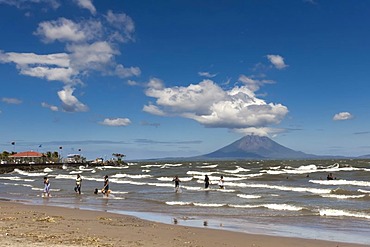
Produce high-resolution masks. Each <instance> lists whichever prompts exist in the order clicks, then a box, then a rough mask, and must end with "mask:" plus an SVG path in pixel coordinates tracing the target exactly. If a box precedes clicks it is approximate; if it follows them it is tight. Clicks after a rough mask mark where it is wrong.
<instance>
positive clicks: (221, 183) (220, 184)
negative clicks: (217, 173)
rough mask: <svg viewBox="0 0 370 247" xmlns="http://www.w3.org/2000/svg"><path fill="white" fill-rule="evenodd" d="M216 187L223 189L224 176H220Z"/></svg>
mask: <svg viewBox="0 0 370 247" xmlns="http://www.w3.org/2000/svg"><path fill="white" fill-rule="evenodd" d="M218 187H220V189H225V185H224V176H221V178H220V181H219V182H218Z"/></svg>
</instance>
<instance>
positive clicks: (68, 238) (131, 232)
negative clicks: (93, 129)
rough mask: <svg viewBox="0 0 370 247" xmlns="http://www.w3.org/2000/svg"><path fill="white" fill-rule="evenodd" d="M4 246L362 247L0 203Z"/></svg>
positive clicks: (0, 220) (1, 235) (2, 242)
mask: <svg viewBox="0 0 370 247" xmlns="http://www.w3.org/2000/svg"><path fill="white" fill-rule="evenodd" d="M0 238H1V241H0V246H16V247H17V246H22V247H23V246H31V247H32V246H56V247H61V246H162V247H172V246H176V247H189V246H193V247H196V246H198V247H200V246H214V247H221V246H223V247H225V246H228V247H229V246H247V247H283V246H284V247H290V246H291V247H293V246H294V247H297V246H300V247H308V246H315V247H331V246H333V247H360V246H361V247H364V246H365V245H358V244H347V243H337V242H328V241H320V240H312V239H299V238H286V237H275V236H265V235H253V234H246V233H238V232H229V231H222V230H214V229H207V228H195V227H186V226H179V225H167V224H162V223H155V222H150V221H146V220H142V219H138V218H135V217H132V216H126V215H120V214H112V213H107V212H98V211H88V210H80V209H68V208H61V207H50V206H39V205H24V204H20V203H14V202H8V201H0Z"/></svg>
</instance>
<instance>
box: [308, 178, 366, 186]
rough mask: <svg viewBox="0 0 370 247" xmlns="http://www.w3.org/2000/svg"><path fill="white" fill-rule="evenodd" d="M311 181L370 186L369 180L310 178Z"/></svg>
mask: <svg viewBox="0 0 370 247" xmlns="http://www.w3.org/2000/svg"><path fill="white" fill-rule="evenodd" d="M309 182H310V183H314V184H321V185H353V186H364V187H370V182H367V181H355V180H344V179H339V180H310V181H309Z"/></svg>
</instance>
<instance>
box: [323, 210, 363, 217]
mask: <svg viewBox="0 0 370 247" xmlns="http://www.w3.org/2000/svg"><path fill="white" fill-rule="evenodd" d="M319 213H320V216H331V217H343V216H347V217H356V218H365V219H370V215H369V214H365V213H359V212H351V211H345V210H337V209H321V210H319Z"/></svg>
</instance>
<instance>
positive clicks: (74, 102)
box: [58, 86, 89, 112]
mask: <svg viewBox="0 0 370 247" xmlns="http://www.w3.org/2000/svg"><path fill="white" fill-rule="evenodd" d="M74 90H75V89H74V88H72V87H70V86H65V87H64V88H63V90H61V91H59V92H58V96H59V98H60V100H61V101H62V108H63V110H64V111H66V112H85V111H88V109H89V108H88V107H87V106H86V105H84V104H83V103H81V102H80V101H79V100H78V99H77V98H76V97H75V96H73V92H74Z"/></svg>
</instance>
